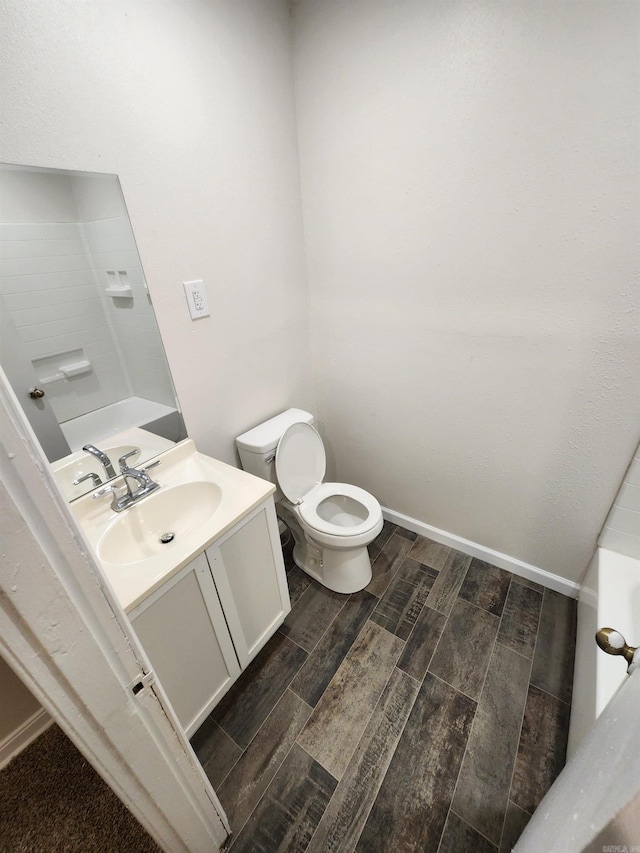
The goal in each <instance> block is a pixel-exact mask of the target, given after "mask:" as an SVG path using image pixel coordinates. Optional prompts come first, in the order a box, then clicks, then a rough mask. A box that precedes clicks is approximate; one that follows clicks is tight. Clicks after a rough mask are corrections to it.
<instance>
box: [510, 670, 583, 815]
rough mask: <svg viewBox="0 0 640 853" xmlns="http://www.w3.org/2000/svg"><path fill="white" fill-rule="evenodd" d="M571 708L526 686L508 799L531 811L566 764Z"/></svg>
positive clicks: (531, 812)
mask: <svg viewBox="0 0 640 853" xmlns="http://www.w3.org/2000/svg"><path fill="white" fill-rule="evenodd" d="M570 711H571V709H570V707H569V705H567V704H566V703H565V702H562V701H561V700H560V699H556V697H555V696H551V695H550V694H549V693H545V692H543V691H542V690H538V688H537V687H534V686H533V685H530V686H529V694H528V696H527V704H526V707H525V712H524V721H523V723H522V734H521V735H520V743H519V745H518V757H517V758H516V764H515V770H514V773H513V783H512V786H511V795H510V799H511V800H512V801H513V802H514V803H515V804H516V805H518V806H520V808H521V809H524V810H525V811H526V812H529V814H533V811H534V809H535V808H536V806H537V805H538V803H539V802H540V800H541V799H542V798H543V796H544V795H545V794H546V792H547V791H548V790H549V788H550V787H551V784H552V783H553V781H554V780H555V778H556V776H557V775H558V773H559V772H560V771H561V770H562V768H563V767H564V763H565V757H566V752H567V739H568V735H569V716H570Z"/></svg>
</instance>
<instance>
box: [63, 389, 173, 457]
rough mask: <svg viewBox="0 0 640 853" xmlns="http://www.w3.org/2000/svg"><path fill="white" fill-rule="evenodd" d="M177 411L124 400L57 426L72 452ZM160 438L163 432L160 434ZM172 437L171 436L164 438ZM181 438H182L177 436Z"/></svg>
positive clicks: (151, 403)
mask: <svg viewBox="0 0 640 853" xmlns="http://www.w3.org/2000/svg"><path fill="white" fill-rule="evenodd" d="M176 414H177V410H176V409H175V408H172V407H171V406H165V405H164V404H163V403H154V402H153V401H152V400H145V399H144V398H143V397H128V398H127V399H126V400H120V401H119V402H118V403H112V404H111V405H110V406H104V407H103V408H102V409H96V410H95V411H94V412H89V413H88V414H86V415H81V416H80V417H78V418H73V419H72V420H70V421H65V422H64V423H62V424H60V429H61V430H62V432H63V434H64V437H65V438H66V439H67V442H68V444H69V447H70V448H71V451H72V452H75V451H77V450H82V447H83V445H85V444H88V443H91V444H98V442H100V441H102V440H104V439H105V438H109V437H110V436H112V435H116V434H117V433H120V432H122V431H123V430H126V429H129V428H130V427H148V426H149V425H150V424H153V423H154V422H155V421H159V420H161V419H162V418H166V417H167V416H175V415H176ZM162 434H163V435H164V433H162ZM165 437H166V438H172V439H173V440H174V441H175V440H178V439H175V438H173V436H172V435H166V436H165ZM179 438H184V436H179Z"/></svg>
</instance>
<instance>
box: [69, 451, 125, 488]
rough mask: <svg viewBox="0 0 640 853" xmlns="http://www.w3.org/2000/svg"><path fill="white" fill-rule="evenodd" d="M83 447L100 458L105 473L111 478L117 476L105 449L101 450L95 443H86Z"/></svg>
mask: <svg viewBox="0 0 640 853" xmlns="http://www.w3.org/2000/svg"><path fill="white" fill-rule="evenodd" d="M82 449H83V450H84V451H85V452H86V453H91V455H92V456H95V457H96V459H98V460H99V461H100V462H101V463H102V467H103V468H104V471H105V474H106V475H107V477H108V478H109V479H110V480H111V479H113V478H114V477H115V476H116V472H115V471H114V470H113V465H112V463H111V460H110V459H109V457H108V456H107V454H106V453H105V452H104V450H99V449H98V448H97V447H96V446H95V445H94V444H85V446H84V447H83V448H82ZM74 485H75V484H74Z"/></svg>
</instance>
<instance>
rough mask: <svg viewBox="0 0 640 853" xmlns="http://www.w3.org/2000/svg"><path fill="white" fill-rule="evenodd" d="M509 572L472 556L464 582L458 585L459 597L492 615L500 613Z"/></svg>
mask: <svg viewBox="0 0 640 853" xmlns="http://www.w3.org/2000/svg"><path fill="white" fill-rule="evenodd" d="M510 583H511V572H505V570H504V569H499V568H498V567H497V566H492V565H491V564H490V563H485V562H484V560H478V558H477V557H474V558H473V559H472V560H471V564H470V565H469V568H468V570H467V574H466V577H465V579H464V583H463V584H462V586H461V587H460V593H459V595H460V598H464V599H465V601H470V602H471V604H475V605H476V606H477V607H482V608H483V610H488V611H489V613H493V614H494V616H500V615H501V614H502V608H503V607H504V602H505V599H506V597H507V593H508V591H509V584H510Z"/></svg>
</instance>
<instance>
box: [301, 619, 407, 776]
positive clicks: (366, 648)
mask: <svg viewBox="0 0 640 853" xmlns="http://www.w3.org/2000/svg"><path fill="white" fill-rule="evenodd" d="M402 646H403V643H402V640H400V639H398V637H395V636H394V635H393V634H390V633H389V632H388V631H385V630H384V629H383V628H380V627H378V625H374V624H373V623H372V622H367V624H366V625H365V627H364V628H363V629H362V631H361V632H360V634H359V635H358V637H357V639H356V641H355V643H354V644H353V646H352V648H351V650H350V652H349V654H348V655H347V656H346V658H345V659H344V660H343V662H342V663H341V664H340V667H339V668H338V671H337V672H336V674H335V676H334V677H333V679H332V680H331V682H330V684H329V686H328V687H327V689H326V690H325V692H324V694H323V696H322V698H321V699H320V701H319V702H318V704H317V705H316V708H315V710H314V712H313V714H312V715H311V718H310V720H309V722H308V723H307V725H306V726H305V727H304V729H303V730H302V733H301V734H300V736H299V737H298V743H299V744H300V745H301V746H303V747H304V749H306V750H307V752H308V753H309V754H310V755H312V756H313V757H314V758H315V759H316V761H319V762H320V764H322V766H323V767H324V768H326V769H327V770H328V771H329V772H330V773H331V775H332V776H334V777H335V778H336V779H338V780H340V779H341V778H342V775H343V773H344V771H345V769H346V767H347V765H348V763H349V761H350V759H351V756H352V755H353V753H354V751H355V748H356V746H357V745H358V741H359V740H360V737H361V736H362V733H363V731H364V730H365V728H366V726H367V723H368V722H369V719H370V717H371V715H372V713H373V711H374V708H375V706H376V704H377V702H378V700H379V699H380V696H381V695H382V691H383V690H384V688H385V685H386V683H387V681H388V680H389V676H390V675H391V673H392V672H393V669H394V667H395V665H396V661H397V660H398V657H399V656H400V652H401V651H402Z"/></svg>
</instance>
